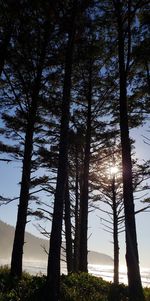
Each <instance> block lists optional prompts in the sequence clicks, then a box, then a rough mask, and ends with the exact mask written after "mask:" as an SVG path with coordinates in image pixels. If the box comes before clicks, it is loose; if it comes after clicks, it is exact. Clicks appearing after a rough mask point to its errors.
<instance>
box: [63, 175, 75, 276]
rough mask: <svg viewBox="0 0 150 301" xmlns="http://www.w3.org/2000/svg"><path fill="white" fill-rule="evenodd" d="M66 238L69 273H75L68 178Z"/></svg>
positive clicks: (66, 191)
mask: <svg viewBox="0 0 150 301" xmlns="http://www.w3.org/2000/svg"><path fill="white" fill-rule="evenodd" d="M65 236H66V261H67V270H68V273H71V272H73V252H72V233H71V210H70V196H69V185H68V177H67V183H66V189H65Z"/></svg>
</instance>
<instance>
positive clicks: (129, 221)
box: [113, 0, 144, 301]
mask: <svg viewBox="0 0 150 301" xmlns="http://www.w3.org/2000/svg"><path fill="white" fill-rule="evenodd" d="M113 4H114V10H115V15H116V23H117V32H118V37H117V41H118V59H119V82H120V99H119V101H120V131H121V146H122V166H123V197H124V209H125V233H126V262H127V270H128V283H129V300H130V301H133V300H134V301H135V300H136V301H142V300H144V294H143V290H142V285H141V278H140V270H139V255H138V248H137V236H136V225H135V214H134V200H133V185H132V162H131V149H130V138H129V117H128V104H127V75H128V71H129V63H130V51H131V48H130V47H131V22H132V20H131V9H132V6H131V2H130V1H129V2H128V4H127V7H126V8H125V7H124V5H123V3H122V1H120V0H117V1H113ZM125 9H126V10H127V20H126V18H125V14H124V11H125ZM125 28H126V29H125ZM125 30H126V31H127V36H128V54H127V61H125Z"/></svg>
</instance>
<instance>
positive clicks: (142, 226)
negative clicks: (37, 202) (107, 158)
mask: <svg viewBox="0 0 150 301" xmlns="http://www.w3.org/2000/svg"><path fill="white" fill-rule="evenodd" d="M147 130H148V126H144V127H143V128H142V129H140V130H137V129H136V130H132V134H133V136H134V138H135V139H136V155H137V156H138V157H139V158H140V159H141V160H142V159H145V160H146V159H149V154H150V146H148V145H146V144H145V143H144V142H143V137H142V135H145V136H148V135H149V133H147ZM1 157H2V156H1ZM0 165H1V168H0V178H1V181H0V186H1V188H0V192H1V194H2V195H3V196H7V197H10V198H13V197H16V196H18V195H19V185H18V183H19V181H20V168H19V164H18V163H17V162H14V163H6V162H2V161H1V162H0ZM143 195H144V193H143ZM17 204H18V202H17V201H14V202H13V203H10V204H8V205H7V206H1V207H0V219H1V220H3V221H5V222H7V223H9V224H11V225H15V223H16V214H17ZM136 204H137V207H138V208H139V201H136ZM100 217H101V213H100V212H99V211H97V212H93V213H91V214H90V215H89V237H90V238H89V249H90V250H95V251H98V252H101V253H106V254H108V255H110V256H113V244H112V237H111V235H110V234H109V233H107V232H105V231H104V230H103V226H102V225H101V223H100ZM35 223H36V222H35V221H34V220H32V221H31V222H30V223H28V224H27V228H26V229H27V230H28V231H29V232H31V233H33V234H35V235H39V232H38V231H37V230H36V228H35V226H34V224H35ZM136 224H137V236H138V247H139V254H140V263H141V266H142V267H149V268H150V256H149V254H150V238H149V229H150V212H149V213H140V214H139V215H138V216H136ZM47 229H50V225H48V224H47ZM124 258H125V239H124V233H122V234H121V235H120V261H121V263H125V261H124Z"/></svg>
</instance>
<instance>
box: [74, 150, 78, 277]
mask: <svg viewBox="0 0 150 301" xmlns="http://www.w3.org/2000/svg"><path fill="white" fill-rule="evenodd" d="M75 156H76V159H75V166H76V187H75V191H76V192H75V198H76V203H75V237H74V272H78V270H79V162H78V146H76V150H75Z"/></svg>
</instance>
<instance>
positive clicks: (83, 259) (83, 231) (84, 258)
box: [79, 70, 92, 272]
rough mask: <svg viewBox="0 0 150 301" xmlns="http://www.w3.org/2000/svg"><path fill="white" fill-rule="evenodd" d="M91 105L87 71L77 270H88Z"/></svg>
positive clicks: (90, 83)
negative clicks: (86, 102)
mask: <svg viewBox="0 0 150 301" xmlns="http://www.w3.org/2000/svg"><path fill="white" fill-rule="evenodd" d="M91 105H92V71H91V70H90V71H89V91H88V112H87V130H86V144H85V154H84V167H83V183H82V190H81V199H80V245H79V270H80V271H82V272H87V271H88V248H87V241H88V187H89V164H90V143H91Z"/></svg>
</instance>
